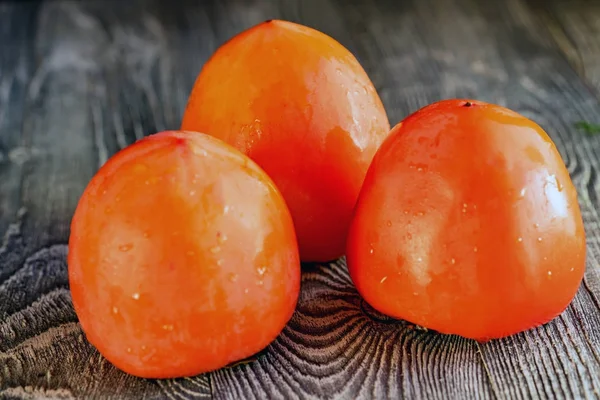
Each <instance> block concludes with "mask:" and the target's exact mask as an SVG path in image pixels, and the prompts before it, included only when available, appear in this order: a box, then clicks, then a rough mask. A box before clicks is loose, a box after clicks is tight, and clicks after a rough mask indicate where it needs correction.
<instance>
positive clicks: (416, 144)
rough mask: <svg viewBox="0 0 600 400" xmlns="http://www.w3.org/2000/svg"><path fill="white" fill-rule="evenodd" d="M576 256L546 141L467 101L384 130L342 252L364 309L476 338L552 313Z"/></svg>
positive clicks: (562, 298) (579, 225)
mask: <svg viewBox="0 0 600 400" xmlns="http://www.w3.org/2000/svg"><path fill="white" fill-rule="evenodd" d="M585 255H586V248H585V233H584V229H583V221H582V216H581V212H580V209H579V205H578V201H577V193H576V190H575V187H574V186H573V183H572V182H571V179H570V176H569V173H568V171H567V169H566V167H565V164H564V162H563V160H562V158H561V156H560V154H559V152H558V151H557V149H556V147H555V146H554V144H553V142H552V141H551V139H550V138H549V137H548V135H547V134H546V133H545V132H544V131H543V129H542V128H541V127H540V126H539V125H537V124H536V123H534V122H533V121H531V120H529V119H527V118H525V117H523V116H522V115H519V114H518V113H516V112H513V111H511V110H508V109H506V108H503V107H499V106H496V105H492V104H486V103H483V102H479V101H473V100H471V101H464V100H446V101H441V102H438V103H435V104H432V105H429V106H427V107H425V108H423V109H421V110H419V111H417V112H416V113H414V114H412V115H410V116H409V117H407V118H406V119H405V120H404V121H403V122H402V123H401V124H399V125H397V126H396V127H395V128H394V129H392V132H391V133H390V136H389V138H388V139H387V140H386V141H385V142H384V144H383V145H382V146H381V148H380V149H379V151H378V152H377V154H376V156H375V158H374V160H373V163H372V165H371V166H370V168H369V171H368V173H367V177H366V179H365V183H364V186H363V188H362V191H361V193H360V196H359V200H358V203H357V207H356V212H355V216H354V219H353V222H352V226H351V229H350V233H349V239H348V244H347V262H348V268H349V271H350V274H351V277H352V280H353V281H354V283H355V285H356V287H357V289H358V291H359V292H360V294H361V295H362V296H363V297H364V299H365V300H366V301H367V302H368V303H369V304H370V305H371V306H373V307H374V308H375V309H377V310H379V311H380V312H382V313H384V314H387V315H390V316H394V317H397V318H402V319H406V320H408V321H411V322H413V323H416V324H418V325H420V326H424V327H427V328H429V329H433V330H437V331H439V332H442V333H451V334H458V335H461V336H465V337H468V338H475V339H479V340H485V339H491V338H499V337H503V336H507V335H510V334H514V333H517V332H521V331H523V330H527V329H529V328H532V327H534V326H537V325H540V324H542V323H545V322H548V321H550V320H551V319H553V318H554V317H555V316H557V315H558V314H559V313H561V312H562V311H563V310H564V309H565V308H566V307H567V305H568V304H569V303H570V301H571V300H572V299H573V297H574V295H575V293H576V291H577V289H578V287H579V285H580V282H581V280H582V277H583V273H584V269H585ZM384 278H385V279H384Z"/></svg>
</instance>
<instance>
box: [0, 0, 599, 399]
mask: <svg viewBox="0 0 600 400" xmlns="http://www.w3.org/2000/svg"><path fill="white" fill-rule="evenodd" d="M271 18H281V19H287V20H291V21H296V22H300V23H303V24H306V25H309V26H311V27H314V28H317V29H319V30H321V31H323V32H325V33H327V34H329V35H331V36H333V37H334V38H335V39H337V40H338V41H340V42H341V43H342V44H343V45H345V46H346V47H348V49H350V50H351V51H352V52H353V53H354V54H355V55H356V57H357V58H358V59H359V61H360V62H361V63H362V65H363V66H364V68H365V69H366V71H367V72H368V73H369V75H370V77H371V79H372V81H373V83H374V84H375V86H376V88H377V90H378V91H379V93H380V96H381V98H382V100H383V102H384V104H385V106H386V109H387V111H388V114H389V116H390V121H391V123H392V124H395V123H397V122H399V121H400V120H401V119H402V118H403V117H405V116H406V115H407V114H409V113H410V112H413V111H416V110H417V109H418V108H420V107H422V106H425V105H427V104H428V103H431V102H433V101H436V100H440V99H444V98H452V97H471V98H476V99H479V100H484V101H489V102H493V103H498V104H501V105H504V106H508V107H510V108H513V109H515V110H516V111H518V112H521V113H523V114H524V115H526V116H528V117H530V118H532V119H533V120H535V121H536V122H538V123H539V124H540V125H542V127H544V128H545V129H546V130H547V131H548V133H549V134H550V135H551V137H552V138H553V140H554V141H555V143H556V145H557V146H558V148H559V150H560V152H561V154H562V155H563V157H564V160H565V163H566V164H567V166H568V168H569V171H570V173H571V175H572V178H573V181H574V183H575V185H576V186H577V188H578V191H579V195H580V202H581V207H582V212H583V215H584V219H585V222H586V229H587V237H588V239H587V241H588V264H587V273H586V276H585V280H584V283H583V285H582V287H581V290H580V291H579V293H578V295H577V297H576V298H575V300H574V301H573V303H572V304H571V306H569V308H568V309H567V310H566V311H565V312H564V313H563V314H562V315H561V316H560V317H558V318H557V319H555V320H554V321H553V322H551V323H549V324H546V325H544V326H542V327H540V328H537V329H534V330H531V331H528V332H525V333H522V334H519V335H515V336H512V337H509V338H506V339H503V340H497V341H492V342H488V343H485V344H478V343H476V342H473V341H470V340H465V339H461V338H457V337H454V336H441V335H437V334H435V333H432V332H425V331H421V330H417V329H415V328H414V327H413V326H412V325H410V324H407V323H405V322H402V321H395V320H390V319H387V318H385V317H383V316H381V315H379V314H377V313H375V312H373V311H371V310H369V309H368V308H367V307H366V306H365V305H364V304H363V302H362V301H361V300H360V297H359V296H358V294H357V293H356V291H355V289H354V288H353V286H352V284H351V281H350V279H349V277H348V275H347V272H346V268H345V264H344V262H343V260H340V261H339V262H338V263H337V264H334V265H329V266H319V265H315V266H309V267H307V270H306V271H305V273H304V275H303V289H302V294H301V297H300V302H299V305H298V310H297V312H296V314H295V315H294V317H293V319H292V321H291V322H290V324H289V325H288V327H287V328H286V329H285V330H284V332H283V333H282V335H281V336H280V337H279V338H278V339H277V340H276V341H275V342H274V343H273V344H272V345H271V346H270V347H269V348H268V350H267V351H266V353H265V354H263V355H261V356H260V357H259V359H258V360H257V361H255V362H252V363H250V364H246V365H242V366H237V367H233V368H229V369H223V370H220V371H216V372H214V373H210V374H206V375H204V376H199V377H196V378H193V379H191V378H190V379H177V380H163V381H152V380H143V379H138V378H135V377H132V376H128V375H125V374H123V373H121V372H119V371H118V370H116V369H115V368H114V367H112V366H111V365H110V363H108V362H107V361H106V360H105V359H103V358H102V357H101V356H100V355H99V353H98V352H96V351H95V350H94V349H93V348H92V347H91V346H90V345H89V344H88V343H87V341H86V340H85V337H84V336H83V333H82V331H81V329H80V327H79V325H78V323H77V318H76V316H75V313H74V311H73V308H72V305H71V300H70V295H69V291H68V281H67V274H66V271H67V270H66V259H65V257H66V243H67V240H68V235H69V223H70V219H71V215H72V213H73V211H74V209H75V206H76V204H77V200H78V199H79V196H80V195H81V193H82V191H83V189H84V187H85V186H86V184H87V183H88V181H89V179H90V178H91V177H92V175H93V174H94V173H95V171H96V170H97V168H98V167H99V166H100V165H101V164H102V163H103V162H104V161H106V159H107V158H108V157H109V156H111V155H112V154H113V153H114V152H115V151H117V150H118V149H120V148H123V147H125V146H126V145H128V144H130V143H132V142H134V141H135V140H136V139H139V138H141V137H143V136H144V135H148V134H151V133H155V132H157V131H160V130H164V129H176V128H178V126H179V122H180V118H181V115H182V113H183V109H184V106H185V103H186V100H187V96H188V94H189V91H190V90H191V87H192V84H193V82H194V80H195V78H196V75H197V74H198V72H199V71H200V68H201V66H202V64H203V63H204V62H205V61H206V60H207V58H208V57H209V56H210V55H211V53H212V52H213V51H214V50H215V49H216V48H217V47H218V46H219V45H220V44H222V43H223V42H224V41H225V40H227V39H228V38H230V37H231V36H233V35H235V34H236V33H238V32H240V31H241V30H243V29H245V28H248V27H250V26H252V25H254V24H257V23H259V22H262V21H263V20H266V19H271ZM599 89H600V2H599V1H558V0H548V1H526V0H507V1H477V0H405V1H393V0H380V1H367V0H348V1H344V0H295V1H283V0H280V1H267V0H264V1H258V0H253V1H242V0H221V1H217V0H215V1H197V2H191V1H176V0H171V1H167V0H164V1H157V0H156V1H141V0H133V1H108V0H102V1H56V0H55V1H45V2H37V1H27V2H10V1H0V237H1V235H3V234H4V241H3V242H2V244H0V398H3V397H6V398H40V397H50V398H71V397H79V398H141V397H147V398H171V399H180V398H192V397H207V398H208V397H215V398H349V399H355V398H375V397H376V398H404V397H408V398H426V399H433V398H449V399H461V398H485V399H488V398H490V399H493V398H500V399H516V398H523V399H531V398H598V397H599V396H600V303H599V300H598V298H599V297H598V296H600V268H599V266H598V260H599V259H600V246H599V242H598V238H599V232H600V231H599V229H600V227H599V222H600V218H599V214H598V205H599V202H598V193H599V182H598V166H599V161H598V153H599V151H600V137H599V136H596V135H594V134H593V131H594V129H593V127H591V126H590V125H589V124H593V123H600V105H599V103H598V93H599ZM582 122H584V123H585V124H582ZM586 124H587V125H586ZM582 127H583V128H587V129H582ZM586 130H587V131H588V132H586Z"/></svg>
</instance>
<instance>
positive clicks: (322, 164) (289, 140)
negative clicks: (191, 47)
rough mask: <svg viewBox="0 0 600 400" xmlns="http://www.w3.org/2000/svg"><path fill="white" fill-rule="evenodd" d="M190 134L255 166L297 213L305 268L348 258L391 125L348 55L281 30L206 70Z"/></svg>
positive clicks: (240, 45)
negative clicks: (370, 173) (358, 209)
mask: <svg viewBox="0 0 600 400" xmlns="http://www.w3.org/2000/svg"><path fill="white" fill-rule="evenodd" d="M182 129H184V130H192V131H200V132H205V133H207V134H211V135H215V136H217V137H219V138H220V139H222V140H224V141H226V142H227V143H229V144H231V145H233V146H235V147H236V148H238V149H239V150H241V151H242V152H244V153H245V154H247V155H248V156H250V157H251V158H252V159H253V160H255V161H256V162H257V163H258V164H259V165H260V166H261V167H262V168H263V169H264V170H265V171H266V172H267V173H268V174H269V176H270V177H271V178H272V179H273V181H274V182H275V183H276V184H277V186H278V187H279V189H280V190H281V192H282V194H283V196H284V198H285V200H286V202H287V204H288V206H289V208H290V211H291V213H292V217H293V219H294V224H295V227H296V232H297V236H298V243H299V247H300V256H301V258H302V260H303V261H329V260H332V259H334V258H337V257H339V256H341V255H342V254H343V253H344V247H345V243H346V235H347V230H348V226H349V224H350V220H351V216H352V210H353V208H354V205H355V203H356V198H357V196H358V193H359V191H360V187H361V185H362V182H363V179H364V177H365V174H366V172H367V168H368V167H369V164H370V162H371V159H372V158H373V155H374V154H375V151H376V150H377V148H378V147H379V145H380V144H381V142H382V141H383V140H384V138H385V137H386V136H387V134H388V132H389V129H390V125H389V121H388V118H387V115H386V113H385V110H384V108H383V105H382V103H381V100H380V98H379V96H378V94H377V92H376V90H375V88H374V87H373V84H372V83H371V81H370V79H369V77H368V76H367V74H366V73H365V71H364V69H363V68H362V67H361V65H360V64H359V62H358V61H357V60H356V58H355V57H354V56H353V55H352V54H351V53H350V52H349V51H348V50H347V49H346V48H344V46H342V45H341V44H340V43H338V42H337V41H335V40H334V39H332V38H331V37H329V36H327V35H325V34H324V33H321V32H319V31H317V30H314V29H311V28H308V27H306V26H302V25H298V24H295V23H292V22H286V21H279V20H272V21H267V22H264V23H261V24H259V25H257V26H254V27H252V28H250V29H248V30H246V31H244V32H242V33H240V34H238V35H237V36H235V37H233V38H232V39H230V40H229V41H228V42H226V43H225V44H224V45H223V46H221V47H220V48H219V49H218V50H217V51H216V53H215V54H214V55H213V56H212V57H211V58H210V59H209V60H208V61H207V63H206V64H205V65H204V67H203V68H202V71H201V72H200V75H199V76H198V78H197V80H196V83H195V85H194V88H193V90H192V92H191V94H190V98H189V101H188V104H187V108H186V110H185V113H184V116H183V122H182Z"/></svg>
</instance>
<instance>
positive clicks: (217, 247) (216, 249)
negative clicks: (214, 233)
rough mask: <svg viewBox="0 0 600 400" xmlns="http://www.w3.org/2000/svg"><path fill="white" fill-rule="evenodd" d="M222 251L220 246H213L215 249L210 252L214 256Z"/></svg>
mask: <svg viewBox="0 0 600 400" xmlns="http://www.w3.org/2000/svg"><path fill="white" fill-rule="evenodd" d="M220 251H221V247H220V246H213V247H211V248H210V252H211V253H213V254H216V253H218V252H220Z"/></svg>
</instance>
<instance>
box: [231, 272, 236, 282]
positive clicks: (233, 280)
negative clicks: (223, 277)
mask: <svg viewBox="0 0 600 400" xmlns="http://www.w3.org/2000/svg"><path fill="white" fill-rule="evenodd" d="M237 279H238V274H233V273H231V274H229V280H230V281H231V282H235V281H237Z"/></svg>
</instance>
